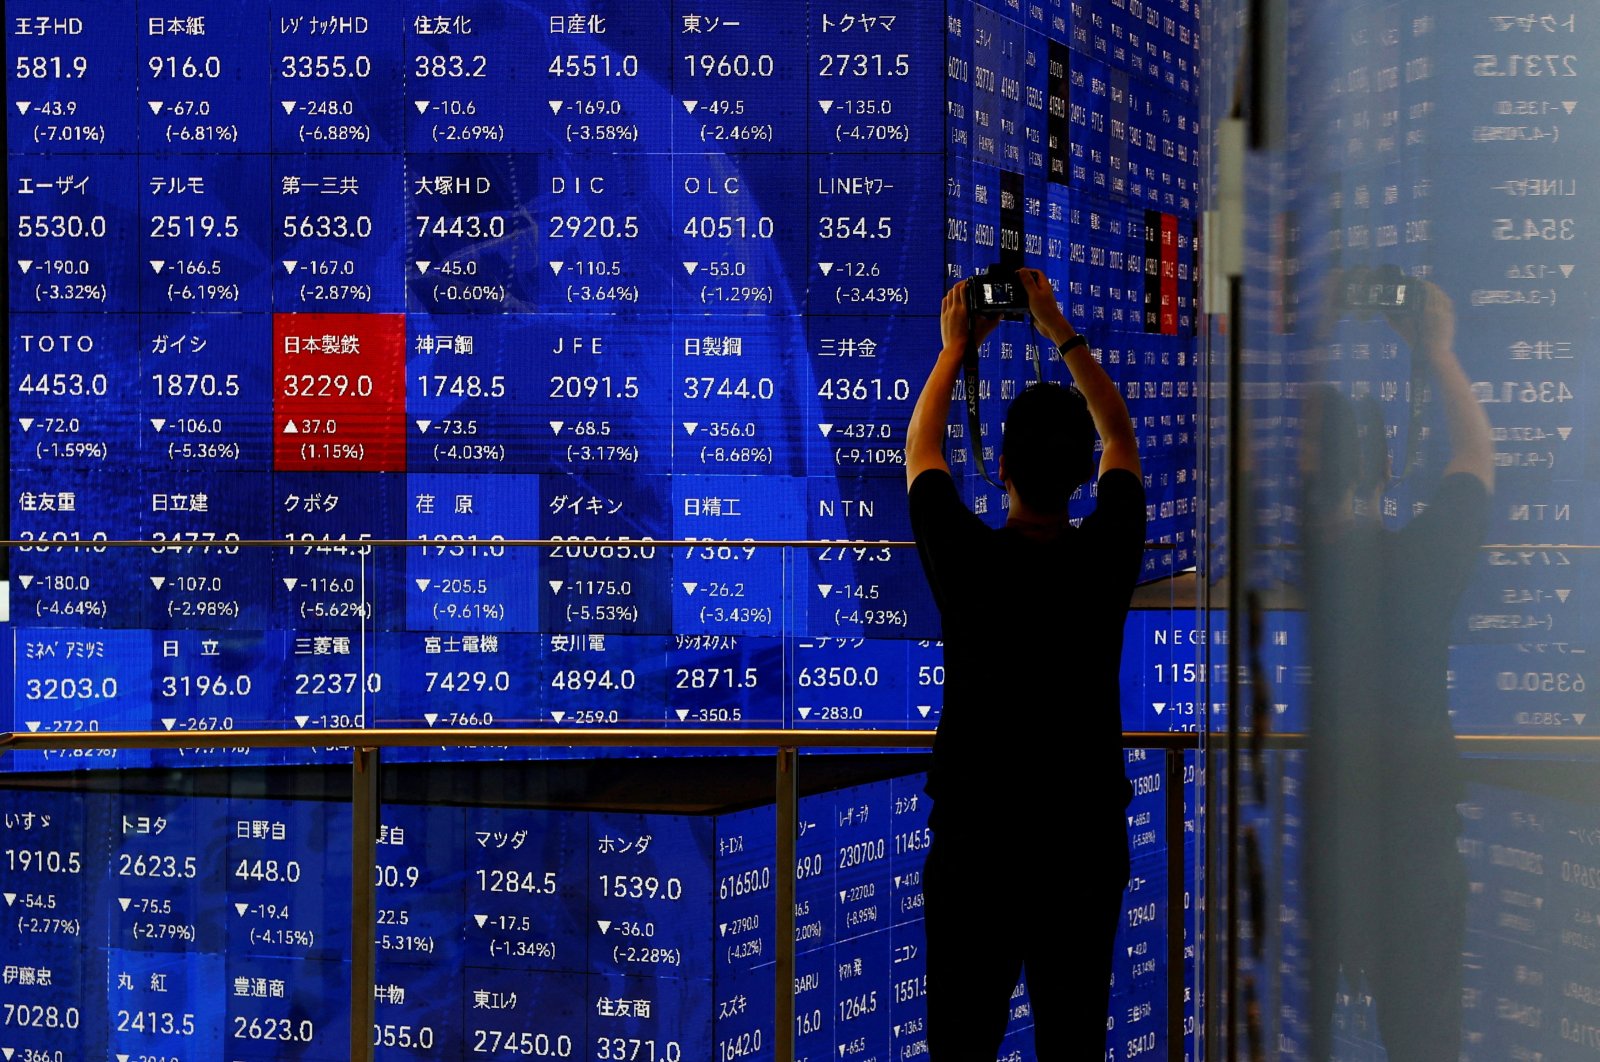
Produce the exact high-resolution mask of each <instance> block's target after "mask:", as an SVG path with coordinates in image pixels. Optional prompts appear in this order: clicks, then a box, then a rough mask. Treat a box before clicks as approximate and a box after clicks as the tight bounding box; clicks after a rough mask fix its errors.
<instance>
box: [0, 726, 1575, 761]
mask: <svg viewBox="0 0 1600 1062" xmlns="http://www.w3.org/2000/svg"><path fill="white" fill-rule="evenodd" d="M934 733H935V732H934V731H932V730H776V729H751V730H729V729H706V730H667V729H653V730H647V729H643V728H632V729H622V728H608V729H600V728H597V729H594V730H561V729H558V728H555V727H532V728H523V727H518V728H512V727H507V728H506V729H504V730H496V729H471V728H464V727H439V728H409V727H394V728H387V727H378V728H348V729H347V728H328V729H322V730H181V731H176V730H175V731H170V732H169V731H161V730H88V731H75V732H70V733H29V732H25V731H14V732H11V733H6V734H0V751H14V752H22V751H55V750H58V749H59V750H67V749H219V748H220V749H226V748H245V749H253V748H351V747H359V748H374V749H381V748H402V747H405V748H458V747H459V748H486V747H495V746H510V747H515V748H540V747H544V748H630V747H632V748H706V749H716V748H758V749H779V748H801V749H830V748H831V749H850V748H873V749H910V748H931V747H932V745H933V738H934ZM1244 740H1245V741H1246V742H1248V741H1249V740H1250V738H1249V736H1248V735H1245V736H1244ZM1455 740H1456V744H1457V745H1458V746H1459V747H1460V748H1461V749H1462V750H1463V751H1464V752H1471V753H1478V752H1497V751H1507V752H1516V753H1528V752H1581V753H1583V754H1584V755H1600V734H1575V735H1569V736H1565V737H1563V736H1559V735H1545V734H1527V735H1520V734H1457V735H1456V739H1455ZM1122 744H1123V747H1124V748H1130V749H1179V750H1187V749H1196V748H1199V747H1200V737H1199V735H1198V734H1197V733H1196V732H1194V731H1182V732H1175V733H1173V732H1166V731H1128V732H1125V733H1124V734H1123V735H1122ZM1262 744H1263V745H1264V746H1265V747H1267V748H1274V749H1297V748H1298V749H1303V748H1307V747H1309V745H1310V735H1308V734H1304V733H1282V734H1268V735H1265V736H1264V738H1263V740H1262Z"/></svg>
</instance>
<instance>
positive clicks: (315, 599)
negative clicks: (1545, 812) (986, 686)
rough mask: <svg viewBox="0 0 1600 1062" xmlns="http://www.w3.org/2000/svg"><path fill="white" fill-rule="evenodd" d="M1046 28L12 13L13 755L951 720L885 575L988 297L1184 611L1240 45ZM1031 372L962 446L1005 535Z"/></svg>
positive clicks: (972, 478)
mask: <svg viewBox="0 0 1600 1062" xmlns="http://www.w3.org/2000/svg"><path fill="white" fill-rule="evenodd" d="M1025 8H1026V9H1025V10H1024V9H1023V8H1019V7H1016V6H1014V5H1006V4H995V5H993V6H983V5H973V4H971V3H953V4H951V5H950V6H949V9H948V12H942V13H941V16H940V17H935V16H934V15H932V14H930V11H929V9H928V7H927V5H925V4H917V3H910V2H907V0H893V2H886V3H881V4H877V5H867V6H866V7H863V6H862V5H860V4H857V3H853V2H851V3H845V2H843V0H839V2H835V0H816V2H813V3H810V4H804V5H800V4H796V5H773V4H757V3H749V2H746V0H708V2H706V3H704V4H697V5H694V6H693V8H692V10H691V9H690V8H686V7H684V6H683V5H678V4H674V5H669V4H666V3H659V2H656V3H652V2H645V3H633V2H630V3H626V4H624V3H616V2H606V0H586V2H583V3H578V4H572V5H565V6H562V5H554V6H552V5H548V4H524V3H504V2H496V3H487V2H452V3H417V2H411V3H407V4H401V5H396V4H379V3H372V2H352V3H344V4H338V5H334V6H333V7H329V6H328V5H325V4H316V3H273V4H266V3H239V2H228V3H214V2H205V0H196V2H193V3H185V4H180V5H177V6H170V7H169V6H163V5H160V4H145V3H139V4H108V3H77V2H71V0H49V2H44V0H35V2H32V3H21V2H17V3H8V4H7V5H6V15H7V21H6V34H7V41H8V47H9V49H10V58H9V62H8V67H7V91H8V100H7V102H8V113H7V117H8V123H7V127H6V128H7V137H8V149H9V154H8V177H9V180H8V189H7V199H8V209H9V214H10V230H9V250H10V256H11V261H10V262H9V263H8V276H9V300H10V301H9V308H10V309H9V316H8V322H9V327H10V337H9V354H10V390H9V403H10V405H9V413H10V417H9V425H8V427H9V439H10V469H9V476H10V479H9V486H10V492H9V493H10V497H9V506H10V513H9V517H10V523H11V532H12V537H14V538H16V539H20V540H25V541H29V542H38V543H44V544H41V545H35V546H28V547H24V548H19V549H16V550H14V551H13V552H12V555H11V557H10V584H9V587H10V617H11V622H12V635H13V638H14V643H13V644H14V654H13V655H14V657H15V674H14V679H13V687H14V691H15V692H14V698H13V703H14V713H13V716H14V720H15V724H14V725H15V729H17V730H33V731H42V732H49V731H53V730H65V729H74V728H83V727H96V728H100V729H123V728H129V729H147V728H155V729H165V730H175V731H176V730H185V729H229V728H235V729H238V728H253V727H269V728H270V727H287V728H321V727H343V726H356V725H363V724H365V725H405V726H441V727H442V726H495V725H555V726H591V725H666V726H696V725H717V726H730V725H731V726H775V725H781V726H793V727H798V728H805V727H827V726H870V727H896V726H902V727H903V726H925V725H930V724H932V723H934V722H936V721H937V718H938V709H939V693H940V691H939V689H938V687H937V684H935V683H932V682H931V681H929V680H927V679H926V676H927V675H929V674H930V673H931V672H930V670H929V669H930V668H931V667H932V666H933V665H936V664H938V663H939V661H940V655H941V654H940V649H939V647H938V645H937V644H935V643H934V642H933V639H936V638H937V637H938V634H939V626H938V615H937V612H936V610H935V609H934V606H933V603H932V600H931V598H930V596H929V595H928V593H927V590H926V588H925V586H924V582H923V579H922V576H921V572H920V569H919V566H918V563H917V559H916V555H915V553H914V551H911V550H904V549H902V550H894V549H890V548H887V547H883V546H878V545H872V544H871V543H876V542H880V541H903V540H907V539H909V538H910V537H911V532H910V526H909V520H908V516H907V511H906V505H905V501H904V492H905V487H904V466H903V453H902V449H901V447H902V443H903V433H904V429H905V425H906V422H907V420H908V419H909V416H910V413H911V409H912V406H913V404H914V402H915V400H916V397H917V394H918V392H919V390H920V388H921V385H922V381H923V380H924V379H925V377H926V374H927V371H928V369H929V367H930V365H931V362H932V359H933V356H934V354H935V353H936V351H937V348H938V327H937V316H936V311H937V308H938V304H939V300H940V298H941V296H942V294H943V292H944V291H945V289H946V288H947V287H948V285H949V284H950V283H952V282H953V281H954V280H955V279H958V278H961V277H964V276H967V275H970V274H971V273H972V272H973V271H974V270H976V269H979V268H982V267H984V266H988V265H992V264H995V263H1005V264H1008V265H1029V266H1035V267H1038V268H1041V269H1043V270H1045V271H1046V272H1047V273H1048V274H1049V275H1050V276H1051V277H1052V279H1053V280H1054V282H1055V284H1056V287H1057V289H1058V290H1059V291H1060V293H1061V297H1062V301H1063V302H1064V303H1065V304H1066V305H1067V308H1068V312H1069V315H1070V316H1071V317H1072V318H1073V319H1074V320H1075V321H1077V322H1078V323H1079V326H1080V328H1082V329H1083V330H1084V331H1086V333H1087V334H1088V335H1089V336H1090V337H1091V339H1092V340H1093V341H1094V344H1095V347H1096V349H1097V351H1098V352H1099V354H1100V356H1101V358H1102V360H1103V361H1104V363H1105V365H1106V367H1107V369H1108V370H1109V371H1110V372H1111V374H1112V375H1113V378H1114V379H1115V380H1116V381H1117V382H1118V384H1119V386H1120V387H1121V389H1122V390H1123V392H1124V394H1125V395H1126V396H1127V399H1128V402H1129V406H1130V408H1131V409H1132V412H1133V414H1134V417H1135V421H1136V425H1137V426H1138V428H1139V430H1140V434H1141V444H1142V451H1143V459H1144V465H1145V470H1146V479H1147V486H1148V489H1149V498H1150V517H1151V519H1150V537H1151V538H1152V539H1153V540H1159V541H1160V542H1162V543H1165V544H1166V547H1167V548H1165V549H1154V550H1151V551H1150V552H1149V553H1148V554H1147V560H1146V569H1145V577H1146V578H1156V577H1158V576H1161V575H1163V574H1165V573H1167V572H1170V571H1172V570H1181V569H1184V568H1187V567H1190V566H1192V563H1193V556H1192V540H1191V533H1190V530H1189V529H1190V525H1191V524H1192V512H1191V499H1192V497H1193V493H1194V468H1195V458H1194V435H1193V421H1194V416H1193V411H1194V406H1195V402H1196V395H1195V392H1194V388H1193V384H1194V379H1195V376H1196V367H1195V362H1194V349H1195V343H1194V339H1193V326H1194V315H1195V305H1194V290H1195V273H1194V260H1195V255H1196V250H1197V249H1196V246H1195V222H1194V212H1195V205H1196V200H1195V186H1196V179H1197V178H1196V174H1197V170H1196V157H1197V156H1196V147H1197V143H1198V139H1197V130H1196V127H1195V122H1194V113H1195V108H1194V102H1193V92H1194V87H1195V86H1194V84H1193V77H1194V57H1195V28H1194V27H1195V23H1196V19H1197V15H1196V13H1195V12H1194V11H1193V10H1191V9H1190V7H1189V5H1187V4H1184V3H1176V4H1169V5H1163V6H1162V7H1161V8H1160V9H1159V11H1158V9H1157V8H1155V7H1149V8H1146V7H1142V6H1141V7H1138V9H1137V13H1134V12H1133V11H1132V9H1129V8H1126V7H1120V6H1118V5H1114V4H1107V5H1105V6H1103V7H1102V6H1100V5H1090V4H1082V5H1069V4H1067V3H1066V2H1065V0H1056V2H1045V3H1037V4H1029V5H1025ZM1040 346H1041V341H1040V340H1039V338H1038V336H1037V335H1036V334H1035V333H1033V332H1032V330H1031V328H1030V327H1029V326H1028V325H1027V324H1025V323H1008V324H1005V325H1003V326H1002V327H1001V328H1000V329H999V331H998V332H997V333H996V335H995V337H994V338H993V339H992V340H991V341H990V342H989V343H988V344H987V345H986V347H985V349H984V352H983V357H982V362H983V365H982V384H981V388H980V391H981V394H982V396H983V401H982V423H981V424H980V425H979V437H978V438H977V439H976V440H974V439H973V438H971V437H970V436H971V431H970V428H969V425H967V424H966V423H965V411H964V410H962V409H961V404H960V403H957V409H958V411H959V412H958V414H956V415H953V416H952V423H951V428H950V447H949V448H950V453H951V461H952V467H953V468H954V469H955V470H956V472H957V475H958V479H960V480H961V482H962V483H963V486H964V489H966V490H967V491H968V492H969V495H970V498H971V501H972V503H973V504H974V506H975V507H976V508H978V509H979V510H980V511H982V512H985V513H987V514H989V518H990V519H999V518H1002V513H1001V506H1002V502H1003V495H1001V494H1000V493H999V492H997V491H995V490H993V489H992V488H990V487H989V486H988V485H987V484H986V483H985V482H984V481H983V480H982V478H981V477H980V476H979V475H978V468H977V462H976V457H977V456H982V458H983V459H984V460H985V461H986V462H987V465H988V466H989V468H990V469H991V470H992V467H993V464H994V453H995V446H994V444H995V441H996V440H997V439H998V437H999V431H1000V420H1001V416H1002V413H1003V410H1004V407H1005V403H1006V401H1007V400H1008V399H1009V398H1010V397H1011V395H1013V394H1014V393H1015V392H1016V390H1017V389H1018V388H1019V387H1021V386H1023V385H1025V384H1026V383H1027V382H1028V381H1029V380H1031V379H1032V378H1033V375H1034V370H1033V364H1034V362H1035V361H1036V360H1037V359H1038V358H1039V357H1040ZM1045 354H1046V355H1047V361H1048V362H1049V364H1047V366H1046V368H1045V375H1046V376H1047V377H1049V378H1053V379H1064V378H1065V374H1064V369H1063V367H1062V366H1061V364H1060V362H1059V359H1057V358H1056V357H1055V356H1054V354H1053V352H1050V351H1048V350H1046V351H1045ZM974 442H976V443H977V445H976V447H974V446H973V443H974ZM1092 502H1093V499H1092V498H1090V497H1083V498H1079V499H1076V500H1075V501H1074V506H1075V512H1077V513H1079V514H1080V515H1081V514H1082V513H1085V512H1087V511H1088V508H1089V507H1090V506H1091V505H1092ZM556 538H562V539H573V540H575V541H574V543H573V544H571V545H563V546H559V547H546V548H542V549H533V548H518V547H514V546H504V545H501V544H499V543H500V542H501V541H503V540H508V539H509V540H516V539H556ZM618 538H627V539H646V538H648V539H655V540H689V539H694V540H702V541H703V544H702V545H697V546H693V547H682V546H680V547H676V548H668V547H652V546H643V547H641V546H638V545H634V546H606V545H604V544H603V543H604V541H605V540H608V539H618ZM61 539H69V540H78V539H81V540H96V539H106V540H129V539H142V540H156V541H160V542H163V543H167V545H164V546H162V547H160V548H137V549H134V548H119V547H109V548H104V549H100V548H97V547H89V546H69V547H61V546H54V547H52V546H50V545H48V543H49V542H50V541H51V540H61ZM372 539H400V540H407V541H411V542H416V543H418V545H415V546H410V547H394V548H375V549H367V548H364V547H362V546H360V545H359V543H360V542H361V541H363V540H372ZM746 539H755V540H849V541H851V542H852V543H855V544H853V545H849V546H840V547H832V548H828V549H820V548H813V549H803V550H794V551H787V552H786V551H781V550H777V549H757V548H754V547H749V546H746V545H743V544H742V540H746ZM252 540H273V541H278V542H291V541H292V542H293V543H295V546H294V548H292V549H271V550H269V549H264V548H252V547H248V546H245V547H240V546H235V545H233V544H232V543H233V542H235V541H252ZM919 675H921V676H924V678H923V679H922V680H920V681H919ZM208 755H210V756H211V757H212V760H213V762H219V761H220V760H221V758H222V757H223V756H225V755H226V754H222V753H216V754H208ZM266 755H267V754H265V753H258V754H257V756H262V757H265V756H266ZM273 755H275V756H279V757H280V758H281V757H282V754H273ZM193 758H194V757H192V756H191V759H193ZM201 758H202V759H203V758H204V757H201ZM74 759H75V760H79V761H80V762H89V763H94V762H103V763H105V764H107V765H111V764H122V765H128V766H135V765H138V764H139V763H141V762H145V761H146V759H147V757H144V756H143V754H140V753H118V754H105V755H97V756H88V757H82V758H79V757H74ZM12 760H13V766H38V765H40V764H41V763H47V762H52V761H45V760H41V759H38V758H33V759H30V758H28V757H12ZM53 762H60V761H59V760H57V761H53Z"/></svg>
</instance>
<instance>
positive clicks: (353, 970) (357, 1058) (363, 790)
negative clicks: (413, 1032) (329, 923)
mask: <svg viewBox="0 0 1600 1062" xmlns="http://www.w3.org/2000/svg"><path fill="white" fill-rule="evenodd" d="M350 810H351V815H350V819H351V837H350V1062H372V1024H373V1002H372V995H373V982H374V977H375V969H374V967H375V966H376V963H377V951H376V944H375V940H374V938H375V937H376V935H377V915H376V896H377V886H376V879H375V878H374V876H373V867H375V866H377V865H378V812H379V808H378V750H377V749H373V748H360V747H359V746H358V747H356V748H354V749H352V750H351V774H350Z"/></svg>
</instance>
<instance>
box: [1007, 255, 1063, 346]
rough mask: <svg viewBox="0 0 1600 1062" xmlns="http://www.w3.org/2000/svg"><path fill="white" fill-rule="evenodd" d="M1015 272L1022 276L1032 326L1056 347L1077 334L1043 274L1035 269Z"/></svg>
mask: <svg viewBox="0 0 1600 1062" xmlns="http://www.w3.org/2000/svg"><path fill="white" fill-rule="evenodd" d="M1017 274H1018V276H1020V277H1021V278H1022V288H1023V290H1024V291H1026V292H1027V293H1028V312H1029V313H1031V314H1033V325H1034V327H1035V328H1037V329H1038V330H1039V332H1040V333H1041V334H1042V335H1043V336H1044V337H1045V338H1046V339H1048V340H1049V341H1050V342H1052V343H1054V344H1055V345H1056V346H1058V347H1059V346H1060V345H1061V344H1063V343H1065V342H1066V341H1067V340H1069V339H1071V338H1072V337H1073V336H1075V335H1077V334H1078V330H1077V329H1076V328H1073V327H1072V323H1071V322H1070V321H1068V320H1067V316H1066V314H1064V313H1062V312H1061V304H1060V303H1058V302H1057V301H1056V293H1055V289H1054V288H1052V287H1051V286H1050V281H1048V280H1046V279H1045V275H1044V274H1043V273H1041V272H1039V271H1038V270H1037V269H1019V270H1017Z"/></svg>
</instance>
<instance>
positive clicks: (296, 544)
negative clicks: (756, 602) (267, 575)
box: [0, 538, 1177, 553]
mask: <svg viewBox="0 0 1600 1062" xmlns="http://www.w3.org/2000/svg"><path fill="white" fill-rule="evenodd" d="M916 545H917V544H916V543H915V542H914V541H909V540H905V539H896V538H794V539H788V538H476V539H457V538H450V539H421V538H349V539H346V538H317V539H288V538H230V539H211V540H209V541H206V542H190V541H187V540H183V539H143V538H107V539H97V538H63V539H27V540H19V539H0V547H3V548H5V549H20V550H29V551H32V552H37V553H43V552H45V551H47V550H53V549H104V548H107V547H109V548H113V549H137V548H144V549H160V550H180V549H213V550H222V549H233V548H235V547H245V548H248V549H315V548H323V549H333V548H337V547H343V548H345V549H348V550H362V549H367V548H369V547H372V546H379V547H383V548H385V549H398V548H400V547H405V548H407V549H423V548H432V547H437V546H515V547H535V546H536V547H540V548H544V547H549V546H605V547H616V546H637V547H639V548H641V549H642V548H645V547H650V548H658V547H666V548H668V549H675V548H678V547H689V546H750V547H753V548H755V549H826V548H828V547H836V546H883V547H887V548H889V549H915V548H916ZM1144 548H1145V549H1157V550H1160V549H1176V548H1177V547H1176V546H1175V545H1174V544H1173V543H1171V542H1146V543H1145V544H1144Z"/></svg>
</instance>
